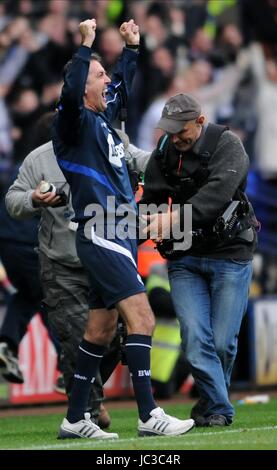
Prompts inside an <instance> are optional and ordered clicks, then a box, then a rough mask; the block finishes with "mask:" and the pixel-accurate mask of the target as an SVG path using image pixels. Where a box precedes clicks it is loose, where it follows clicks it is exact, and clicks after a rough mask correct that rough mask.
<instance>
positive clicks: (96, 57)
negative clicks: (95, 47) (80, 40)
mask: <svg viewBox="0 0 277 470" xmlns="http://www.w3.org/2000/svg"><path fill="white" fill-rule="evenodd" d="M93 60H96V61H97V62H100V64H101V63H102V58H101V56H100V55H99V54H97V53H96V52H92V54H91V56H90V61H91V62H92V61H93ZM71 64H72V59H70V60H69V61H68V62H67V63H66V64H65V66H64V68H63V80H64V79H65V76H66V74H67V72H68V70H69V69H70V67H71Z"/></svg>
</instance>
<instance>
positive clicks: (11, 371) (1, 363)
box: [0, 342, 24, 384]
mask: <svg viewBox="0 0 277 470" xmlns="http://www.w3.org/2000/svg"><path fill="white" fill-rule="evenodd" d="M0 371H1V374H2V375H3V377H4V379H6V380H7V381H8V382H11V383H14V384H23V382H24V378H23V374H22V372H21V370H20V367H19V364H18V357H17V356H16V354H15V353H14V352H13V351H12V350H11V348H10V347H9V345H8V344H7V343H4V342H3V343H0Z"/></svg>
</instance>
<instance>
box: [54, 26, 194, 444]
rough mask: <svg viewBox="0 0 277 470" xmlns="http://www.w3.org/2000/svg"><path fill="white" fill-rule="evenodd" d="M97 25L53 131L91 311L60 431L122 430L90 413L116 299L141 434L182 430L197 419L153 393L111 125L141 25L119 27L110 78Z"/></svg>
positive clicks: (124, 176) (126, 191)
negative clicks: (178, 413)
mask: <svg viewBox="0 0 277 470" xmlns="http://www.w3.org/2000/svg"><path fill="white" fill-rule="evenodd" d="M95 30H96V21H95V20H94V19H92V20H86V21H84V22H83V23H81V24H80V33H81V36H82V44H81V46H80V48H79V50H78V52H77V54H76V55H75V56H74V57H73V59H72V61H71V63H70V64H69V65H68V67H67V71H66V74H65V81H64V86H63V90H62V95H61V100H60V103H59V106H58V109H59V112H58V115H57V118H56V120H55V122H54V132H53V145H54V150H55V154H56V157H57V161H58V163H59V166H60V168H61V169H62V171H63V173H64V175H65V177H66V179H67V181H68V183H69V185H70V188H71V191H72V202H73V207H74V211H75V220H76V221H77V222H78V223H79V226H78V231H77V236H76V246H77V252H78V255H79V257H80V259H81V262H82V264H83V266H84V267H85V268H86V269H87V272H88V275H89V278H90V280H91V302H90V307H91V310H90V314H89V319H88V324H87V327H86V331H85V335H84V338H83V340H82V342H81V344H80V346H79V356H78V361H77V368H76V373H75V376H74V377H75V379H74V383H73V387H72V392H71V397H70V401H69V408H68V413H67V417H66V418H65V419H64V420H63V423H62V425H61V428H60V432H59V437H60V438H75V437H88V438H116V437H118V436H117V434H114V433H105V432H103V431H101V430H100V429H99V428H98V427H97V426H96V425H95V424H94V423H93V422H92V421H91V420H90V416H89V414H87V413H85V410H86V407H87V400H88V396H89V392H90V388H91V384H92V383H93V382H94V380H95V375H96V372H97V370H98V367H99V364H100V361H101V359H102V357H103V354H104V352H105V350H106V346H107V345H108V344H109V343H110V341H111V339H112V338H113V336H114V334H115V328H116V323H117V311H116V310H115V307H116V309H117V310H118V312H119V313H120V315H121V316H122V318H123V319H124V320H125V322H126V325H127V332H128V336H127V341H126V356H127V361H128V366H129V369H130V372H131V375H132V380H133V386H134V391H135V396H136V399H137V404H138V410H139V422H138V431H139V435H141V436H144V435H153V434H154V435H179V434H183V433H185V432H187V431H188V430H189V429H191V427H192V426H193V425H194V421H193V420H179V419H177V418H172V417H170V416H168V415H166V414H165V413H164V412H163V410H162V409H161V408H158V407H157V406H156V404H155V402H154V399H153V395H152V391H151V382H150V349H151V335H152V332H153V328H154V316H153V313H152V311H151V309H150V306H149V304H148V301H147V297H146V294H145V288H144V285H143V283H142V281H141V279H140V277H139V275H138V272H137V265H136V258H137V246H136V239H135V236H134V237H130V236H128V235H127V236H124V235H126V234H125V233H124V229H123V225H122V221H123V218H124V214H125V211H126V210H127V211H128V213H129V214H131V215H134V216H135V215H136V205H135V201H134V197H133V193H132V189H131V185H130V181H129V177H128V172H127V167H126V163H125V160H124V158H123V157H124V147H123V143H122V142H121V140H120V138H119V136H118V134H117V133H116V131H115V130H114V129H113V128H112V126H111V124H110V123H111V122H112V121H113V119H114V118H115V117H116V116H117V114H118V111H119V109H120V106H122V105H124V101H125V97H126V96H128V94H129V90H130V86H131V82H132V78H133V76H134V73H135V69H136V61H137V50H138V46H139V29H138V26H137V25H136V24H135V23H134V21H133V20H130V21H129V22H127V23H123V24H122V26H121V27H120V33H121V36H122V38H123V39H124V41H125V42H126V47H125V48H124V49H123V52H122V55H121V57H120V59H119V61H118V63H117V66H116V69H115V72H114V74H113V78H112V82H111V80H110V78H109V77H108V76H107V74H106V72H105V70H104V69H103V67H102V65H101V63H100V61H99V57H98V56H96V55H94V54H91V46H92V44H93V42H94V39H95ZM111 201H112V204H111ZM99 208H100V209H101V210H102V213H101V211H100V210H99ZM98 211H99V212H100V214H101V215H103V217H100V218H99V217H98V218H97V230H95V227H94V225H93V224H92V223H91V220H90V219H91V218H92V215H93V214H95V212H96V213H97V212H98ZM132 220H133V219H132ZM134 220H135V218H134ZM131 228H132V227H131ZM134 228H135V227H134ZM111 233H113V237H111V236H110V234H111ZM111 238H113V241H111Z"/></svg>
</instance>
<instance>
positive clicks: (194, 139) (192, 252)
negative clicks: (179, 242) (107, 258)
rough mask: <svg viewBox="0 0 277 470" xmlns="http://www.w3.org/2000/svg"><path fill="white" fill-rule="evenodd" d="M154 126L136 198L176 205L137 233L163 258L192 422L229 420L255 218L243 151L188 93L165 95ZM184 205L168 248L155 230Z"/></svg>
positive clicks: (167, 225) (165, 229) (171, 222)
mask: <svg viewBox="0 0 277 470" xmlns="http://www.w3.org/2000/svg"><path fill="white" fill-rule="evenodd" d="M157 127H158V128H161V129H163V130H164V131H165V132H166V134H165V135H163V136H162V137H161V139H160V141H159V143H158V146H157V149H156V150H155V151H154V152H153V154H152V156H151V158H150V161H149V163H148V166H147V169H146V173H145V186H144V196H143V199H142V201H141V203H144V204H150V203H155V204H156V205H160V204H162V203H167V202H168V199H169V197H170V198H171V201H172V203H174V204H179V205H180V207H181V211H180V212H179V211H177V210H174V211H169V212H167V213H160V214H158V213H157V214H154V215H151V216H150V217H147V219H148V226H147V229H144V233H147V234H148V235H149V234H152V238H155V240H156V241H157V242H158V244H157V247H158V249H159V251H160V252H161V254H162V255H163V256H164V257H165V258H167V259H168V271H169V280H170V286H171V294H172V300H173V303H174V307H175V311H176V314H177V317H178V319H179V322H180V327H181V336H182V347H183V350H184V353H185V355H186V358H187V360H188V362H189V364H190V368H191V372H192V374H193V377H194V379H195V383H196V386H197V389H198V392H199V395H200V399H199V401H198V402H197V404H196V405H195V406H194V407H193V409H192V412H191V417H193V418H194V420H195V422H196V425H198V426H214V425H218V426H225V425H230V424H231V423H232V420H233V416H234V409H233V406H232V405H231V403H230V401H229V398H228V389H229V385H230V378H231V372H232V368H233V364H234V361H235V357H236V353H237V338H238V334H239V330H240V325H241V321H242V317H243V315H244V312H245V310H246V306H247V298H248V289H249V284H250V281H251V274H252V262H251V260H252V255H253V251H254V248H255V245H256V234H255V231H254V227H255V225H256V224H257V221H256V219H255V216H254V213H253V209H252V207H251V205H250V203H249V201H248V200H247V198H246V196H245V194H244V189H245V185H246V177H247V171H248V164H249V162H248V157H247V155H246V153H245V150H244V148H243V145H242V143H241V141H240V139H239V138H238V137H237V136H236V135H235V134H233V133H232V132H231V131H229V130H227V129H226V128H224V127H222V126H217V125H215V124H208V125H206V124H205V117H204V115H202V114H201V108H200V105H199V103H198V102H197V101H196V100H195V99H194V98H193V97H192V96H190V95H187V94H179V95H176V96H173V97H171V98H170V99H169V100H168V101H167V103H166V104H165V106H164V109H163V112H162V117H161V119H160V121H159V123H158V126H157ZM235 201H236V202H235ZM184 204H190V205H191V207H192V246H191V247H190V249H188V250H186V248H185V249H184V251H182V250H179V251H174V239H171V240H170V239H169V240H162V238H165V236H164V235H162V234H165V233H170V232H171V233H172V228H173V227H174V226H175V225H176V224H178V223H179V224H180V223H181V225H184V217H182V208H183V207H184ZM180 214H181V216H180ZM155 227H158V229H157V231H156V234H155V235H154V236H153V233H154V228H155Z"/></svg>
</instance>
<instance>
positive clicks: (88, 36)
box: [79, 18, 96, 47]
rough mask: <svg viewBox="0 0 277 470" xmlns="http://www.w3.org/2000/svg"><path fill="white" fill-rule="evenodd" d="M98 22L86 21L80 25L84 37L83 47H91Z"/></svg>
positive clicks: (93, 20)
mask: <svg viewBox="0 0 277 470" xmlns="http://www.w3.org/2000/svg"><path fill="white" fill-rule="evenodd" d="M95 30H96V20H95V19H94V18H93V19H92V20H85V21H82V23H80V24H79V31H80V33H81V36H82V42H81V44H82V46H87V47H91V46H92V44H93V43H94V39H95Z"/></svg>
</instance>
